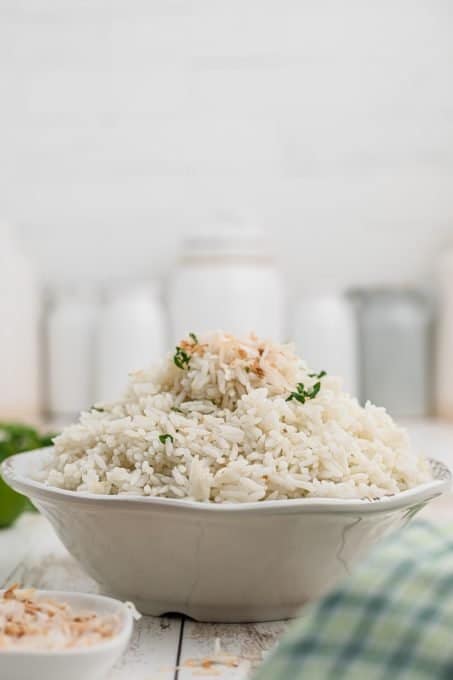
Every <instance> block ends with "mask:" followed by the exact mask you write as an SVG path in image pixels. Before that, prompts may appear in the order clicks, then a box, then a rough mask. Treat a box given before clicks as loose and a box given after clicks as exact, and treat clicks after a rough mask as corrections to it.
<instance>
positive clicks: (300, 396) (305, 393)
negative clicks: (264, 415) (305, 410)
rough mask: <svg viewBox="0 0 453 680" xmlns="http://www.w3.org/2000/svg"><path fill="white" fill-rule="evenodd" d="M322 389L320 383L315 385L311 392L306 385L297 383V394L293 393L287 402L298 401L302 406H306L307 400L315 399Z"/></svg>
mask: <svg viewBox="0 0 453 680" xmlns="http://www.w3.org/2000/svg"><path fill="white" fill-rule="evenodd" d="M320 389H321V383H320V382H319V381H318V382H317V383H315V384H314V385H313V387H312V388H311V390H306V389H305V385H304V383H297V385H296V390H297V391H296V392H291V393H290V395H289V397H287V398H286V401H292V400H293V399H296V401H298V402H299V403H300V404H305V402H306V400H307V399H314V398H315V397H316V395H317V394H318V392H319V390H320Z"/></svg>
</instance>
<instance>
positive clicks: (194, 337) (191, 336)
mask: <svg viewBox="0 0 453 680" xmlns="http://www.w3.org/2000/svg"><path fill="white" fill-rule="evenodd" d="M189 338H192V340H193V342H194V345H198V338H197V336H196V335H195V333H189Z"/></svg>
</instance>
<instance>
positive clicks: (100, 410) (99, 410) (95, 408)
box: [91, 406, 104, 413]
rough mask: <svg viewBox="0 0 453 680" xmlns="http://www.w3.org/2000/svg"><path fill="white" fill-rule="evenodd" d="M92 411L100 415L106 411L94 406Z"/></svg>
mask: <svg viewBox="0 0 453 680" xmlns="http://www.w3.org/2000/svg"><path fill="white" fill-rule="evenodd" d="M91 410H92V411H97V412H98V413H104V409H103V408H101V407H100V406H92V407H91Z"/></svg>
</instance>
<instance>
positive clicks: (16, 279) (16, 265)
mask: <svg viewBox="0 0 453 680" xmlns="http://www.w3.org/2000/svg"><path fill="white" fill-rule="evenodd" d="M39 307H40V297H39V291H38V286H37V281H36V278H35V274H34V271H33V268H32V265H31V263H30V262H29V260H28V258H27V257H26V256H25V255H24V254H23V253H22V252H21V250H20V248H19V246H18V243H17V242H16V240H15V239H14V233H13V230H12V228H11V227H9V226H8V225H6V224H3V223H0V326H1V330H0V376H1V378H0V384H1V389H0V418H3V419H7V418H32V419H34V418H36V417H37V416H38V415H39V410H40V389H39V382H40V380H39V378H40V376H39V354H40V347H39V341H40V337H39V314H40V312H39Z"/></svg>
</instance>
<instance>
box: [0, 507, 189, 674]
mask: <svg viewBox="0 0 453 680" xmlns="http://www.w3.org/2000/svg"><path fill="white" fill-rule="evenodd" d="M24 519H25V518H24ZM24 542H25V545H26V546H27V547H26V548H25V549H24V547H23V543H24ZM3 543H4V546H5V549H6V547H7V545H10V546H13V547H15V548H16V549H15V557H14V560H12V561H11V562H10V563H8V564H7V563H6V561H5V562H4V567H2V572H4V573H6V572H7V576H6V577H5V578H4V579H3V580H4V581H5V582H4V584H3V585H6V584H11V583H14V582H18V583H20V584H21V585H24V586H33V587H36V588H43V589H49V590H75V591H81V592H98V586H97V584H96V582H95V581H93V579H91V578H90V577H89V576H87V575H86V574H85V573H84V571H83V569H82V568H81V567H80V566H79V564H78V563H77V562H76V561H75V560H74V559H73V558H72V557H71V556H70V555H69V553H68V551H67V550H66V548H65V547H64V546H63V544H62V543H61V541H60V540H59V539H58V537H57V536H56V534H55V532H54V530H53V529H52V527H51V526H50V524H49V523H48V522H47V520H45V519H44V518H43V517H40V516H38V515H35V516H32V518H31V519H30V520H27V521H26V522H23V523H18V524H17V525H16V527H15V528H13V529H11V530H9V534H8V535H7V536H6V535H5V539H4V541H3ZM20 543H22V550H19V548H18V547H17V546H18V544H20ZM0 545H1V544H0ZM13 563H15V568H13V569H10V566H11V564H13ZM0 564H2V565H3V561H2V563H0ZM181 625H182V624H181V620H180V619H179V618H177V617H175V618H159V619H158V618H153V617H148V616H146V617H143V618H142V619H141V620H140V621H138V622H137V623H136V625H135V631H134V635H133V638H132V640H131V644H130V647H129V649H128V650H127V652H126V654H125V655H124V657H123V659H122V660H121V661H120V662H119V663H118V664H117V666H116V667H115V668H114V670H113V671H112V674H111V676H110V678H109V680H154V679H155V680H173V679H174V676H175V672H176V661H177V653H178V645H179V637H180V631H181Z"/></svg>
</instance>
